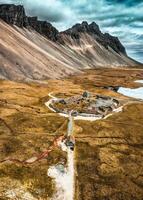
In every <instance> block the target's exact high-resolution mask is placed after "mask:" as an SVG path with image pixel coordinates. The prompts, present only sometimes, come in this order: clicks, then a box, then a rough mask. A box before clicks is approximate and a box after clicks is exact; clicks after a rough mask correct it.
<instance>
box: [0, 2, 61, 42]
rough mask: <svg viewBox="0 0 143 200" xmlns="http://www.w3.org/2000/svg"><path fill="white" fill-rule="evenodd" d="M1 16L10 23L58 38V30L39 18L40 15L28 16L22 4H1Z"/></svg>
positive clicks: (54, 39) (53, 39)
mask: <svg viewBox="0 0 143 200" xmlns="http://www.w3.org/2000/svg"><path fill="white" fill-rule="evenodd" d="M0 18H1V19H2V20H4V21H5V22H7V23H8V24H10V25H16V26H18V27H20V28H33V29H34V30H36V31H37V32H39V33H40V34H42V35H44V36H46V37H47V38H48V39H50V40H52V41H56V40H57V39H56V38H57V35H58V33H59V32H58V30H57V29H56V28H55V27H53V26H52V24H50V23H48V22H47V21H40V20H38V17H29V16H26V13H25V9H24V7H23V6H22V5H14V4H1V5H0Z"/></svg>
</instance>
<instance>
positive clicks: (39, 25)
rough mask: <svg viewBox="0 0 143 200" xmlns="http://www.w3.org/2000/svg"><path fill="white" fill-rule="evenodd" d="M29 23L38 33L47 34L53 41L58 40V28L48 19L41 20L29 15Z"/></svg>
mask: <svg viewBox="0 0 143 200" xmlns="http://www.w3.org/2000/svg"><path fill="white" fill-rule="evenodd" d="M28 25H29V27H32V28H33V29H34V30H36V31H37V32H38V33H40V34H42V35H44V36H46V37H47V38H48V39H50V40H52V41H57V37H58V33H59V32H58V30H57V29H56V28H55V27H54V26H52V24H50V23H49V22H47V21H39V20H38V19H37V17H28Z"/></svg>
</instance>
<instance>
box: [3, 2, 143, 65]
mask: <svg viewBox="0 0 143 200" xmlns="http://www.w3.org/2000/svg"><path fill="white" fill-rule="evenodd" d="M0 3H14V4H22V5H24V7H25V9H26V13H27V14H28V15H30V16H38V17H39V19H41V20H47V21H49V22H51V23H52V24H53V25H54V26H55V27H56V28H57V29H58V30H60V31H61V30H65V29H67V28H69V27H71V26H72V25H74V24H76V23H80V22H82V21H87V22H89V23H90V22H93V21H95V22H96V23H97V24H98V25H99V26H100V28H101V30H102V32H108V33H110V34H112V35H114V36H117V37H119V39H120V40H121V42H122V43H123V45H124V46H125V47H126V49H127V53H128V55H129V56H131V57H132V58H134V59H136V60H138V61H140V62H142V63H143V0H0Z"/></svg>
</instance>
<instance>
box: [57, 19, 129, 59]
mask: <svg viewBox="0 0 143 200" xmlns="http://www.w3.org/2000/svg"><path fill="white" fill-rule="evenodd" d="M81 33H87V34H89V35H91V36H92V37H94V39H95V40H96V41H97V42H98V43H100V44H101V45H103V46H104V47H105V48H106V49H108V48H109V47H111V48H112V49H113V50H114V51H116V52H117V53H122V54H124V55H126V50H125V47H124V46H123V45H122V44H121V42H120V41H119V39H118V38H117V37H114V36H112V35H110V34H109V33H105V34H103V33H102V32H101V31H100V28H99V26H98V25H97V24H96V23H95V22H92V23H91V24H88V23H87V22H85V21H84V22H82V23H81V24H76V25H74V26H73V27H72V28H70V29H68V30H66V31H63V32H61V33H60V34H62V35H70V36H71V38H72V39H74V40H80V38H81Z"/></svg>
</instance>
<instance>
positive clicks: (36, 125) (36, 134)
mask: <svg viewBox="0 0 143 200" xmlns="http://www.w3.org/2000/svg"><path fill="white" fill-rule="evenodd" d="M137 79H143V70H139V69H126V70H123V69H118V70H117V69H97V70H87V71H85V72H84V73H82V74H80V75H75V76H71V77H69V78H67V79H64V80H48V81H45V82H43V83H20V82H19V83H18V82H11V81H6V80H5V81H2V80H1V81H0V160H3V159H4V158H7V157H12V158H18V159H21V160H23V159H28V158H30V157H32V156H34V155H37V154H40V153H41V152H42V151H44V150H45V149H47V148H48V147H49V145H50V144H51V143H52V141H53V139H54V138H55V137H56V136H58V135H62V134H64V133H65V132H66V128H67V119H66V118H63V117H60V116H59V115H58V114H56V113H53V112H51V111H50V110H49V109H48V108H47V107H46V106H45V104H44V103H45V102H46V101H47V100H48V99H49V96H48V94H49V93H50V92H53V93H54V94H55V95H57V96H62V97H67V96H72V95H77V94H82V93H83V91H85V90H88V91H90V92H92V93H95V94H104V95H110V96H113V97H118V98H120V99H124V100H126V101H127V102H129V104H128V105H126V106H125V107H124V109H123V111H122V112H120V113H115V114H114V115H112V116H111V117H109V118H107V119H103V120H98V121H94V122H89V121H75V132H74V135H75V138H76V150H75V169H76V174H75V180H76V186H75V188H76V191H75V199H76V200H95V199H97V200H105V199H106V200H107V199H109V200H110V199H111V200H120V199H123V200H142V198H143V159H142V158H143V103H142V102H140V101H137V100H134V101H132V99H131V98H128V97H125V96H123V95H120V94H118V93H115V92H113V91H110V90H105V89H102V88H101V87H103V86H126V87H132V88H133V87H139V86H141V84H139V83H134V82H133V81H134V80H137ZM57 162H66V155H65V153H63V152H62V151H60V150H59V149H58V148H56V149H55V150H54V151H53V152H51V153H50V155H49V157H48V158H47V159H45V160H42V161H40V162H36V163H34V164H33V165H26V166H22V165H20V164H16V163H8V162H7V163H1V164H0V200H7V199H9V198H8V197H6V193H7V191H9V190H16V189H17V188H22V189H21V190H22V191H24V192H29V193H30V194H31V195H32V196H33V198H35V199H41V200H46V199H50V197H51V196H52V194H53V193H54V189H55V187H54V182H53V181H52V179H51V178H49V177H48V176H47V170H48V168H49V166H50V165H52V164H56V163H57ZM20 195H21V193H20V192H19V196H18V197H17V199H22V198H21V196H20Z"/></svg>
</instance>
